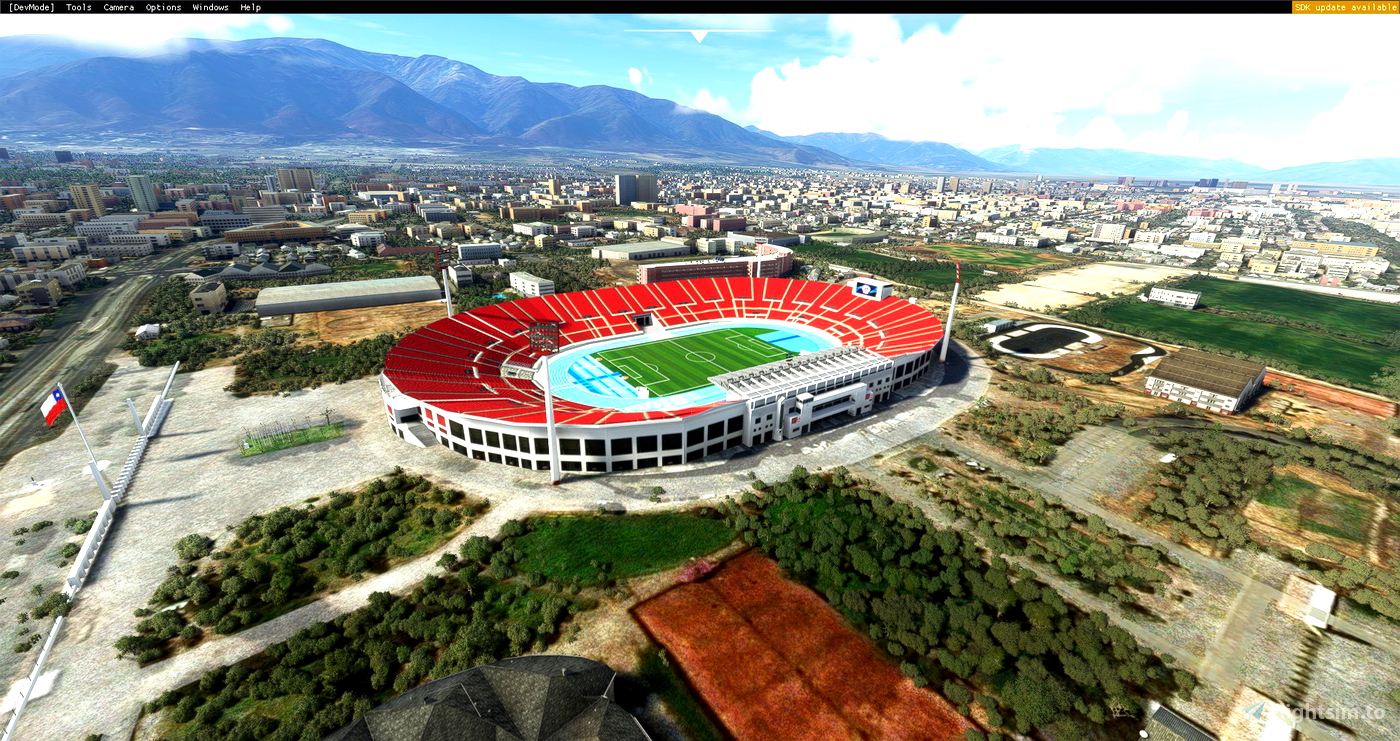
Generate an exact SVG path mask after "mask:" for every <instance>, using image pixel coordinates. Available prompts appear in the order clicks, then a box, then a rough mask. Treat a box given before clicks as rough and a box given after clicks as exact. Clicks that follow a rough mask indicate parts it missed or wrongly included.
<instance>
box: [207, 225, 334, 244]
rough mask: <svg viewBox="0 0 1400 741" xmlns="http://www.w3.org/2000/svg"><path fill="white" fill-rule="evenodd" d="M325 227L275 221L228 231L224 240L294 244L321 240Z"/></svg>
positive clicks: (244, 242) (324, 233) (245, 242)
mask: <svg viewBox="0 0 1400 741" xmlns="http://www.w3.org/2000/svg"><path fill="white" fill-rule="evenodd" d="M325 236H326V227H324V226H321V225H320V224H310V223H307V222H305V221H276V222H272V223H269V224H256V225H255V226H250V227H246V228H243V229H229V230H227V231H225V232H224V239H227V240H228V241H230V242H240V243H243V244H247V243H249V242H295V241H299V240H307V239H323V238H324V237H325Z"/></svg>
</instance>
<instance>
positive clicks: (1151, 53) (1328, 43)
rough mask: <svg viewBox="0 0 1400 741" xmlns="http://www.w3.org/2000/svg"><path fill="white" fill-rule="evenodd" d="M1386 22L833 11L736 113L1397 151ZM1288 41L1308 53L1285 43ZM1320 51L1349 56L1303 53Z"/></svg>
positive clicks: (1197, 143) (818, 127)
mask: <svg viewBox="0 0 1400 741" xmlns="http://www.w3.org/2000/svg"><path fill="white" fill-rule="evenodd" d="M1394 30H1395V29H1394V26H1393V24H1389V23H1379V22H1377V21H1376V19H1374V18H1368V17H1366V16H1334V17H1321V18H1308V19H1298V18H1295V17H1291V16H1226V15H1222V16H1212V17H1209V18H1206V17H1202V16H1109V15H1101V16H1018V17H1017V18H1016V19H1015V20H1014V21H1008V19H1007V17H1006V16H978V15H971V16H964V17H963V18H962V19H960V20H959V21H958V22H957V23H956V24H954V25H953V26H952V27H951V28H950V29H949V30H948V31H947V32H946V33H945V32H942V31H940V30H939V29H938V28H937V27H936V26H934V25H928V26H925V27H923V28H920V29H918V30H916V31H914V32H913V33H910V34H908V35H907V36H906V35H905V34H904V32H903V31H902V30H901V28H900V26H899V22H898V21H897V20H896V19H894V18H891V17H886V16H871V15H860V16H833V17H832V18H831V19H829V21H828V32H829V34H830V35H831V37H832V38H833V39H834V40H835V41H836V42H838V43H839V44H840V45H841V46H842V48H843V49H844V51H843V52H842V54H840V55H838V56H827V57H825V58H822V59H820V60H817V61H815V62H807V63H804V62H803V61H801V60H798V59H794V60H792V61H791V62H788V63H786V64H783V65H781V66H779V67H776V68H774V67H769V68H766V69H764V70H762V71H760V72H758V73H757V74H756V75H754V77H753V80H752V82H751V83H750V101H749V106H748V108H747V109H745V110H743V111H741V112H740V113H739V115H738V118H740V119H741V120H743V121H744V122H746V123H749V122H751V123H755V124H757V125H758V126H760V127H762V128H765V129H768V130H771V131H775V132H777V133H779V134H804V133H812V132H815V131H845V132H865V131H873V132H877V133H881V134H884V135H886V136H889V137H891V138H897V139H928V140H938V141H946V142H951V143H954V144H957V145H959V146H964V147H967V148H970V149H983V148H987V147H992V146H998V145H1003V144H1021V145H1025V146H1032V147H1036V146H1038V147H1070V146H1086V147H1122V148H1128V149H1139V150H1143V151H1151V152H1158V153H1162V154H1186V155H1193V156H1202V157H1212V158H1225V157H1234V158H1238V159H1242V160H1245V161H1247V162H1255V163H1257V164H1260V165H1264V166H1267V167H1281V166H1285V165H1289V164H1297V163H1302V162H1308V161H1319V160H1327V159H1346V158H1353V157H1364V156H1390V157H1400V139H1397V138H1396V137H1393V136H1391V135H1389V134H1387V133H1385V132H1384V131H1382V130H1381V128H1380V127H1381V125H1382V122H1385V121H1388V120H1389V119H1391V118H1393V117H1394V114H1395V113H1400V102H1398V101H1400V95H1397V86H1400V66H1397V65H1395V64H1394V60H1393V57H1392V54H1393V52H1392V51H1390V50H1391V49H1392V48H1393V45H1394ZM1071 39H1081V40H1087V39H1096V40H1100V41H1101V42H1102V43H1099V42H1095V43H1093V44H1088V45H1081V46H1071V45H1068V41H1069V40H1071ZM1161 39H1170V40H1171V44H1170V45H1169V46H1167V45H1162V44H1161V42H1160V40H1161ZM1298 49H1306V50H1307V58H1306V59H1304V58H1299V57H1297V56H1296V55H1295V54H1293V53H1292V52H1290V51H1288V50H1298ZM1329 58H1334V59H1346V62H1347V63H1346V64H1320V63H1314V62H1310V61H1308V60H1316V59H1329ZM1285 91H1286V92H1285ZM1340 91H1349V92H1346V93H1345V95H1344V97H1343V98H1342V99H1341V101H1340V102H1336V96H1337V94H1339V92H1340ZM817 104H820V105H821V107H820V111H821V115H819V116H814V115H813V110H814V109H813V108H812V106H813V105H817ZM1261 107H1262V108H1263V109H1267V110H1266V111H1264V112H1262V113H1261V110H1260V108H1261ZM1231 109H1234V111H1235V112H1238V114H1239V115H1232V114H1228V115H1227V113H1225V112H1229V111H1231ZM1188 110H1189V111H1191V112H1190V113H1188V112H1187V111H1188ZM1275 114H1276V115H1275ZM1309 120H1311V123H1308V121H1309ZM1070 121H1077V122H1080V123H1075V124H1070V123H1067V122H1070ZM1084 122H1087V123H1084ZM1246 122H1252V123H1246ZM1130 124H1131V125H1130ZM1129 132H1131V133H1129Z"/></svg>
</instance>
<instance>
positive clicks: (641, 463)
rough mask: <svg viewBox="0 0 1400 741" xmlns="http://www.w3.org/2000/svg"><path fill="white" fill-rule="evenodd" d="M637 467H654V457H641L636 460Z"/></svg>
mask: <svg viewBox="0 0 1400 741" xmlns="http://www.w3.org/2000/svg"><path fill="white" fill-rule="evenodd" d="M637 468H656V459H655V458H641V459H639V460H638V461H637Z"/></svg>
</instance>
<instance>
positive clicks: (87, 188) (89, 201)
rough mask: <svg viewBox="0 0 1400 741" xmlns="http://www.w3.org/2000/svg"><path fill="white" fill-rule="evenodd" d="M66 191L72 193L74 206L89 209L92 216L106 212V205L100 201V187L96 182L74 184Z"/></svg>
mask: <svg viewBox="0 0 1400 741" xmlns="http://www.w3.org/2000/svg"><path fill="white" fill-rule="evenodd" d="M68 191H69V192H70V193H72V194H73V206H74V207H75V208H86V209H91V210H92V213H93V215H94V216H101V215H103V214H105V213H107V207H106V206H105V205H104V204H103V203H102V188H101V186H99V185H98V184H97V183H83V184H81V185H78V184H74V185H72V186H70V187H69V188H68Z"/></svg>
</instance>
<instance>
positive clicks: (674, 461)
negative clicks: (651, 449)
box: [661, 455, 681, 466]
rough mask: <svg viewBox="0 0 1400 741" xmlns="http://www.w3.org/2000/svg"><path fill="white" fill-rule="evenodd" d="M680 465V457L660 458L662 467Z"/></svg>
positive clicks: (667, 456) (666, 456) (665, 456)
mask: <svg viewBox="0 0 1400 741" xmlns="http://www.w3.org/2000/svg"><path fill="white" fill-rule="evenodd" d="M680 463H681V457H680V456H678V455H663V456H661V465H663V466H679V465H680Z"/></svg>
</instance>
